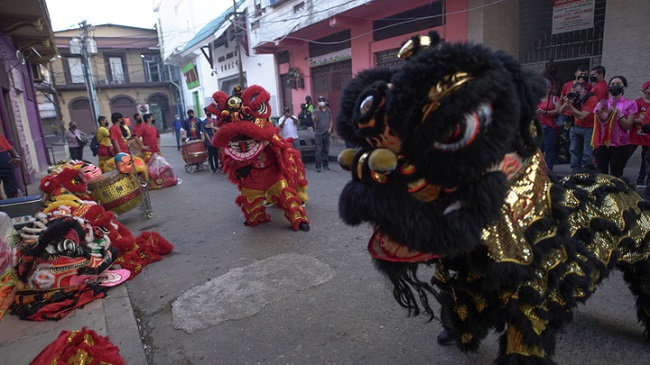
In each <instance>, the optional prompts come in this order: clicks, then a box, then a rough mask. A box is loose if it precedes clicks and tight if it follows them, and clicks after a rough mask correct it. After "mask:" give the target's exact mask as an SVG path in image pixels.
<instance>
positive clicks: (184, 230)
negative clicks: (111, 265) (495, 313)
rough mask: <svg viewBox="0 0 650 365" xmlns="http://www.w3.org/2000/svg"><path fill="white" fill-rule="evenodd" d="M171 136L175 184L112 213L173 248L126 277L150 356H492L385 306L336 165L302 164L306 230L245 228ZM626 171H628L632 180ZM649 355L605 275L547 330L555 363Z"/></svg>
mask: <svg viewBox="0 0 650 365" xmlns="http://www.w3.org/2000/svg"><path fill="white" fill-rule="evenodd" d="M170 141H171V136H170V135H165V136H164V139H163V145H165V147H164V148H163V153H165V157H166V158H167V159H168V161H169V162H170V163H172V165H173V166H174V167H175V170H176V172H177V173H178V175H179V177H181V178H182V179H183V183H182V184H181V185H179V186H176V187H172V188H167V189H163V190H157V191H152V192H151V198H152V200H153V206H154V211H155V217H154V219H152V220H146V219H143V218H142V217H141V216H140V215H139V214H138V213H136V212H133V213H127V214H125V215H124V216H123V217H122V221H123V222H125V223H126V224H127V226H128V227H129V228H130V229H132V230H133V231H134V232H137V231H139V230H147V229H151V230H157V231H159V232H160V233H162V234H163V235H164V236H165V237H166V238H167V239H169V241H170V242H172V243H173V244H174V245H175V250H174V252H173V253H172V254H171V255H169V256H167V257H165V258H164V259H163V261H161V262H159V263H156V264H153V265H150V266H149V267H147V268H146V269H145V270H144V272H143V273H142V274H141V275H139V276H138V277H136V278H135V279H134V280H132V281H130V282H128V284H127V286H128V292H129V295H130V297H131V301H132V304H133V306H134V308H135V310H136V314H137V316H138V317H139V319H140V323H141V324H142V325H143V327H144V332H145V337H146V340H145V342H146V345H147V348H148V352H149V355H150V362H151V363H152V364H160V365H162V364H425V363H453V364H472V365H474V364H487V363H490V362H491V361H492V360H493V359H494V357H495V355H496V353H497V337H496V336H494V335H491V336H489V337H488V338H487V339H486V340H485V341H484V343H483V345H482V347H481V348H480V350H479V351H478V352H477V353H476V354H471V355H465V354H462V353H460V352H458V351H457V350H456V349H455V348H454V347H440V346H438V345H437V344H436V343H435V336H436V335H437V333H438V331H439V330H440V326H439V324H438V323H437V322H436V321H434V322H432V323H427V322H426V321H425V319H424V318H418V317H416V318H408V317H407V316H406V312H405V311H403V310H402V309H401V308H400V307H399V306H398V305H397V304H396V303H395V302H394V301H393V299H392V295H391V288H390V286H389V284H388V283H387V282H386V280H384V278H383V277H381V276H380V275H379V274H378V273H377V272H376V271H375V270H374V268H373V266H372V263H371V260H370V257H369V255H368V254H367V253H366V249H365V246H366V242H367V240H368V237H369V233H370V230H369V228H368V227H356V228H353V227H347V226H345V225H343V224H342V223H341V221H340V219H339V218H338V213H337V203H338V196H339V192H340V190H341V189H342V187H343V186H344V184H345V182H346V181H347V180H348V179H349V175H348V173H346V172H344V171H342V170H341V169H340V167H338V166H337V165H332V166H333V169H332V171H324V172H321V173H316V172H315V169H314V166H313V163H312V164H308V166H307V174H308V175H307V178H308V180H309V193H310V199H311V200H310V202H309V203H308V205H307V214H308V216H309V219H310V220H311V227H312V229H311V231H310V232H307V233H304V232H294V231H292V230H291V229H290V228H289V224H288V222H287V221H286V220H285V219H284V217H283V216H282V214H281V212H280V211H278V210H277V209H271V210H270V212H271V215H272V222H270V223H267V224H265V225H263V226H260V227H256V228H248V227H245V226H244V225H243V221H244V218H243V216H242V214H241V213H240V212H239V210H238V208H237V207H236V206H235V204H234V199H235V197H236V195H237V192H236V189H235V187H234V186H233V185H231V184H230V183H229V182H228V181H227V180H226V178H225V176H223V175H215V174H212V173H210V172H209V171H203V172H196V173H194V174H189V173H186V172H185V171H184V170H183V168H182V166H183V162H182V159H181V156H180V154H179V153H177V152H176V148H175V147H174V148H171V147H167V146H170V143H171V142H170ZM637 166H638V165H637ZM560 170H561V168H559V169H558V172H561V171H560ZM636 171H638V170H634V168H633V167H631V168H630V172H631V174H629V175H631V176H634V177H635V175H634V173H635V172H636ZM626 175H628V174H627V173H626ZM197 303H199V305H197ZM649 355H650V349H649V348H648V346H647V344H646V343H645V342H644V339H643V330H642V328H641V327H640V326H639V325H638V324H637V323H636V319H635V315H634V304H633V301H632V296H631V295H630V293H629V291H628V290H627V288H626V286H625V284H624V283H623V281H622V280H621V276H620V275H618V274H615V275H613V276H612V277H611V278H610V279H609V280H607V281H606V282H605V285H604V286H603V287H602V288H601V289H600V290H599V291H598V292H597V293H596V295H595V296H594V297H593V298H592V299H591V300H590V301H589V302H588V304H587V306H582V307H580V308H579V311H578V312H577V314H576V317H575V321H574V323H573V324H572V325H571V326H569V327H568V330H567V332H566V334H563V335H560V336H559V337H558V345H557V355H556V358H555V359H556V360H557V362H558V363H559V364H584V363H588V364H608V365H609V364H612V363H615V364H635V363H644V362H646V361H647V359H648V356H649ZM644 359H645V360H644Z"/></svg>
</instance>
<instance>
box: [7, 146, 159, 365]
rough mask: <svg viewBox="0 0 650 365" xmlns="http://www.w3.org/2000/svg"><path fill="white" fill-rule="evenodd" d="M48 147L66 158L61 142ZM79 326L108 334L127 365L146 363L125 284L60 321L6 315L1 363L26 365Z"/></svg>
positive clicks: (34, 189) (32, 188) (34, 186)
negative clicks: (66, 332)
mask: <svg viewBox="0 0 650 365" xmlns="http://www.w3.org/2000/svg"><path fill="white" fill-rule="evenodd" d="M51 147H52V149H53V150H54V157H55V161H59V160H62V159H64V158H65V150H64V146H63V145H62V144H53V145H51ZM84 157H85V158H86V159H87V160H90V161H95V160H96V159H97V158H96V157H93V155H92V153H91V152H90V148H86V150H85V151H84ZM46 174H47V171H42V172H40V173H37V174H36V175H37V176H36V177H37V178H36V179H35V181H34V182H32V183H31V184H28V185H27V192H28V194H30V195H36V194H39V192H40V190H39V185H40V178H41V177H43V176H45V175H46ZM82 327H87V328H89V329H92V330H93V331H95V332H97V333H98V334H99V335H101V336H108V337H109V339H110V341H111V342H112V343H113V344H115V345H116V346H117V347H119V349H120V355H121V356H122V358H124V360H125V361H126V363H127V364H129V365H131V364H134V365H146V364H147V359H146V356H145V352H144V348H143V346H142V341H141V339H140V332H139V330H138V323H137V320H136V317H135V314H134V311H133V307H132V306H131V300H130V299H129V293H128V290H127V286H126V284H122V285H118V286H116V287H114V288H111V289H110V290H109V291H108V293H107V295H106V297H105V298H102V299H97V300H94V301H92V302H91V303H89V304H87V305H85V306H84V307H83V308H80V309H76V310H73V311H72V312H71V313H70V314H69V315H68V316H67V317H66V318H64V319H62V320H60V321H46V322H33V321H23V320H20V319H19V317H18V316H15V315H9V314H7V315H5V317H4V318H3V319H2V320H1V321H0V363H2V364H12V365H23V364H25V365H26V364H29V362H30V361H32V360H33V359H34V358H35V357H36V355H38V354H39V353H40V352H41V351H42V350H43V349H44V348H45V347H46V346H47V345H49V344H50V343H51V342H52V341H54V339H56V338H57V337H58V335H59V334H60V333H61V331H64V330H68V331H73V330H80V329H81V328H82Z"/></svg>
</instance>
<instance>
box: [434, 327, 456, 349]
mask: <svg viewBox="0 0 650 365" xmlns="http://www.w3.org/2000/svg"><path fill="white" fill-rule="evenodd" d="M436 340H437V341H438V344H440V345H442V346H451V345H453V344H455V343H456V340H454V335H453V334H452V332H451V331H449V330H446V329H443V330H442V331H440V333H439V334H438V337H436Z"/></svg>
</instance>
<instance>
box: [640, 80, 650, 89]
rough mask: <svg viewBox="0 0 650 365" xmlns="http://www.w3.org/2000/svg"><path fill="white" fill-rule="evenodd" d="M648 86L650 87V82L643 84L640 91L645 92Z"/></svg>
mask: <svg viewBox="0 0 650 365" xmlns="http://www.w3.org/2000/svg"><path fill="white" fill-rule="evenodd" d="M648 86H650V80H648V81H646V82H644V83H643V86H641V91H645V90H646V89H647V88H648Z"/></svg>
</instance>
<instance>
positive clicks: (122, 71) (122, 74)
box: [105, 55, 128, 84]
mask: <svg viewBox="0 0 650 365" xmlns="http://www.w3.org/2000/svg"><path fill="white" fill-rule="evenodd" d="M105 62H106V73H107V74H108V75H107V76H108V79H109V80H110V82H111V84H123V83H125V82H128V77H127V70H126V63H125V62H124V56H123V55H106V56H105Z"/></svg>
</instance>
